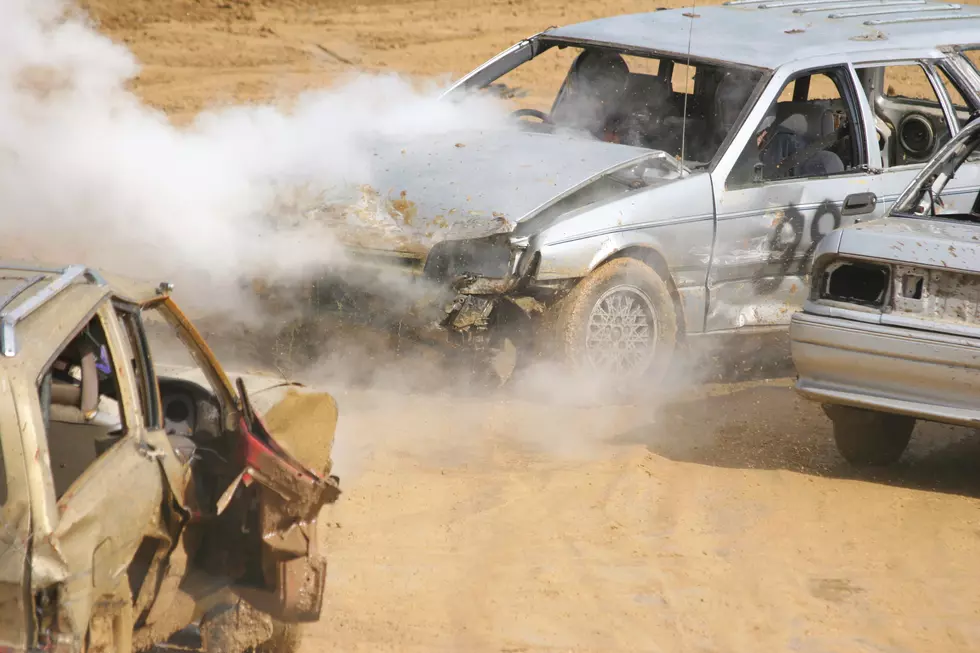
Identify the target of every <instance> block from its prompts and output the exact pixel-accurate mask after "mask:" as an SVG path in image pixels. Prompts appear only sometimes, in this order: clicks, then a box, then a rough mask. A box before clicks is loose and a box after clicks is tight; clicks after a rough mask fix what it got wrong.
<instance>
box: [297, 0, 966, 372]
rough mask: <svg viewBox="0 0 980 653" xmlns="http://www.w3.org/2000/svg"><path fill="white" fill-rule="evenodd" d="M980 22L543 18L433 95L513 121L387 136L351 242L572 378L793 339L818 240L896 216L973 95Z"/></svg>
mask: <svg viewBox="0 0 980 653" xmlns="http://www.w3.org/2000/svg"><path fill="white" fill-rule="evenodd" d="M978 16H980V10H978V9H976V8H973V7H968V6H959V5H942V4H936V3H931V2H925V1H919V0H882V1H881V2H875V3H868V2H865V1H864V0H841V1H840V2H834V3H833V5H832V6H831V5H828V3H827V2H825V1H824V0H793V1H786V2H765V3H760V2H747V1H746V0H735V1H733V2H729V3H726V4H725V5H723V6H711V7H698V8H697V9H696V10H690V9H671V10H662V11H652V12H650V13H645V14H638V15H627V16H616V17H610V18H602V19H598V20H593V21H589V22H585V23H580V24H575V25H570V26H566V27H558V28H552V29H548V30H546V31H544V32H542V33H539V34H537V35H535V36H532V37H530V38H528V39H525V40H523V41H521V42H519V43H517V44H516V45H515V46H513V47H512V48H510V49H508V50H506V51H505V52H502V53H501V54H499V55H497V56H496V57H494V58H493V59H491V60H490V61H488V62H487V63H486V64H484V65H483V66H481V67H479V68H477V69H476V70H474V71H473V72H471V73H469V74H468V75H466V76H465V77H463V78H462V79H461V80H459V81H458V82H457V83H456V84H455V85H454V86H453V87H452V88H451V89H449V91H448V92H447V93H446V95H445V97H444V99H445V101H452V99H453V97H458V95H459V94H462V93H467V92H471V91H476V92H480V91H481V89H482V92H487V93H496V94H503V95H504V96H507V97H509V98H511V99H512V100H513V101H514V102H516V104H517V106H519V107H520V108H519V109H518V110H516V111H515V113H514V116H515V118H517V119H518V122H519V123H520V128H519V129H513V130H499V131H497V130H487V131H483V132H478V133H453V134H448V135H444V136H442V137H438V138H427V139H425V140H424V142H421V141H418V142H412V143H408V144H406V146H405V147H404V148H401V149H398V148H387V150H384V151H379V152H378V153H377V156H376V158H375V166H374V171H373V172H374V173H375V177H376V178H377V183H376V184H374V185H373V186H372V188H371V189H366V190H364V193H365V198H366V199H364V198H362V199H363V201H361V202H360V203H358V202H354V204H356V206H355V207H354V209H353V210H349V211H347V212H346V213H345V214H344V217H343V219H338V220H337V222H338V223H339V224H340V227H339V228H338V233H340V234H341V239H342V240H343V241H344V242H345V243H347V244H348V247H349V250H350V252H351V254H352V259H353V260H356V261H358V262H359V264H361V265H363V266H364V268H365V269H370V268H372V266H373V269H378V270H382V269H383V270H394V269H400V270H404V271H405V276H406V277H413V275H414V278H417V279H421V280H426V281H428V282H430V283H431V284H432V285H434V286H438V287H440V288H443V289H445V290H446V296H445V297H442V298H441V299H440V301H441V302H442V303H441V304H440V308H441V310H440V311H439V312H438V313H437V315H436V318H437V322H438V330H439V331H440V332H444V333H446V334H449V335H450V336H452V337H453V338H455V339H456V340H460V341H474V342H475V343H476V344H478V345H480V346H491V347H492V346H496V345H495V344H494V343H495V342H499V341H500V338H501V337H506V338H509V339H511V340H512V341H513V342H514V344H515V345H517V347H518V350H519V351H520V349H521V348H522V347H524V346H527V347H530V349H531V350H532V351H543V350H545V349H549V348H552V349H554V350H555V351H556V353H558V354H560V355H561V356H562V357H563V358H564V359H565V360H567V361H570V362H571V363H573V365H574V366H575V367H577V368H579V369H585V370H589V371H596V372H603V371H609V372H613V373H614V374H615V375H616V376H618V377H620V378H631V377H637V376H640V375H646V374H648V373H651V376H655V375H656V373H661V372H662V371H663V370H664V369H665V367H666V365H667V364H668V362H669V360H670V358H671V355H672V352H673V351H674V350H675V349H676V347H677V345H679V344H681V343H688V344H691V343H693V342H694V341H695V339H696V338H699V337H701V336H713V335H732V334H737V335H741V334H757V333H760V332H764V331H767V330H770V331H772V330H775V331H776V332H778V333H782V334H784V335H785V331H786V329H787V327H788V325H789V320H790V315H791V314H792V313H793V311H794V310H796V309H798V308H799V307H800V306H801V305H802V303H803V300H804V298H805V296H806V292H807V287H808V285H807V283H806V279H805V277H806V273H807V270H808V268H809V264H810V260H811V258H812V254H813V251H814V248H815V247H816V246H817V245H818V243H819V242H820V240H821V239H822V238H824V237H825V235H826V234H827V233H829V232H830V231H832V230H833V229H834V228H835V227H840V226H843V225H847V224H851V223H852V222H854V221H855V220H856V219H857V218H864V219H872V218H876V217H881V216H882V215H884V213H885V211H887V209H888V208H889V207H890V206H891V203H892V202H893V201H894V199H895V198H896V197H897V196H898V194H899V193H900V192H901V190H902V189H903V188H905V186H907V185H908V183H909V182H910V180H911V179H912V178H913V177H914V176H915V174H916V173H918V172H919V170H921V168H922V166H923V165H924V163H925V162H926V161H928V159H929V157H930V156H931V155H932V154H933V153H934V152H935V151H936V150H937V148H938V147H940V146H941V145H942V144H943V143H944V142H946V141H947V140H948V139H949V138H951V137H952V136H955V135H956V133H957V132H958V131H959V130H960V128H961V126H962V125H963V123H964V121H965V120H966V118H967V117H968V115H969V114H970V112H972V111H973V110H975V109H976V108H977V107H978V106H980V95H978V91H980V74H978V72H977V69H976V68H974V66H973V64H972V63H971V61H970V59H969V58H968V56H967V54H970V53H969V48H970V44H972V43H974V41H975V40H976V31H975V30H976V25H977V24H978V20H976V19H977V18H978ZM747 35H751V39H748V40H747ZM535 71H536V72H535ZM542 71H543V72H542ZM548 71H553V72H554V75H555V79H554V82H555V83H554V85H553V87H552V88H550V89H544V88H541V85H539V86H536V87H526V85H525V84H524V82H523V81H522V80H526V79H529V78H532V77H533V76H534V75H538V76H539V77H540V76H544V77H547V75H548V74H549V73H548ZM566 71H567V72H566ZM544 77H542V79H543V78H544ZM967 165H968V166H970V167H972V166H973V165H974V164H973V163H968V164H967ZM420 171H422V172H420ZM951 184H952V187H951V189H950V191H951V193H950V194H949V198H950V201H953V202H955V201H957V200H955V199H954V198H956V197H960V196H959V195H956V194H955V191H957V190H959V189H960V187H961V182H960V181H959V180H953V181H952V182H951ZM372 199H373V200H377V206H382V207H383V209H382V210H375V209H374V208H371V207H372ZM334 209H336V207H334V206H322V207H320V208H318V209H317V210H316V211H314V212H313V213H312V214H311V215H317V214H319V215H327V214H330V212H331V211H333V210H334ZM363 214H369V216H368V217H369V218H370V219H368V220H366V221H365V220H360V218H361V217H363ZM359 220H360V221H359ZM378 222H384V225H383V226H382V227H378V224H377V223H378ZM381 232H383V233H381ZM379 234H380V235H379ZM317 292H320V293H321V295H322V297H323V298H322V301H320V303H321V304H322V305H324V306H334V305H336V304H337V303H338V301H337V299H338V297H340V296H341V295H343V292H339V291H336V290H335V289H333V288H332V287H331V285H330V283H329V281H327V280H325V281H322V282H319V290H318V291H317ZM529 333H530V334H534V336H533V338H527V336H528V334H529Z"/></svg>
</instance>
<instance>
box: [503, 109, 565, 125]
mask: <svg viewBox="0 0 980 653" xmlns="http://www.w3.org/2000/svg"><path fill="white" fill-rule="evenodd" d="M510 115H511V116H513V117H514V118H524V117H529V118H537V119H538V120H540V121H541V122H543V123H544V124H546V125H553V124H555V123H554V122H552V120H551V116H549V115H548V114H546V113H545V112H544V111H538V110H537V109H518V110H517V111H514V112H513V113H511V114H510Z"/></svg>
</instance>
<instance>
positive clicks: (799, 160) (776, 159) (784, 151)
mask: <svg viewBox="0 0 980 653" xmlns="http://www.w3.org/2000/svg"><path fill="white" fill-rule="evenodd" d="M846 75H847V71H846V70H845V69H844V68H832V69H827V70H819V71H808V72H806V73H803V74H801V75H798V76H796V77H794V78H793V79H791V80H790V81H789V82H787V83H786V85H785V86H784V87H783V88H782V89H781V91H780V93H779V95H778V97H777V99H776V101H775V102H773V103H772V105H770V107H769V109H768V110H767V112H766V115H765V117H764V118H763V120H762V121H761V122H760V123H759V124H758V125H757V126H756V127H755V129H754V130H753V131H752V135H751V138H750V139H749V141H748V143H747V144H746V146H745V148H744V149H743V151H742V153H741V155H740V157H739V159H738V161H737V163H736V165H735V168H734V169H733V170H732V173H731V175H730V176H729V179H728V183H727V187H728V188H743V187H746V186H751V185H752V184H760V183H766V182H774V181H781V180H788V179H806V178H812V177H827V176H832V175H838V174H842V173H847V172H850V171H852V170H855V169H857V168H860V167H861V166H863V165H865V164H866V163H867V161H866V158H865V156H864V152H863V148H861V146H860V143H861V138H860V131H859V129H858V125H859V122H858V120H857V116H856V114H855V112H854V108H853V103H851V102H848V101H847V100H846V99H845V98H847V97H848V93H847V92H846V91H847V89H848V88H849V86H848V84H847V82H846V79H847V77H846Z"/></svg>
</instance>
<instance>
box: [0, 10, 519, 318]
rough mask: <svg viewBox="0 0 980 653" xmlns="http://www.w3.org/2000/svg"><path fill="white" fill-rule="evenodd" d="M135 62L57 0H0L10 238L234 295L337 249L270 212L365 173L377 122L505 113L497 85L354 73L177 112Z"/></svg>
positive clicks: (55, 253)
mask: <svg viewBox="0 0 980 653" xmlns="http://www.w3.org/2000/svg"><path fill="white" fill-rule="evenodd" d="M138 70H139V65H138V62H137V61H136V59H135V58H134V56H133V54H132V53H131V52H130V51H129V50H128V49H127V48H126V47H124V46H123V45H121V44H118V43H114V42H113V41H111V40H110V39H109V38H107V37H106V36H104V35H102V34H100V33H99V32H98V31H97V30H96V29H95V28H94V27H93V25H92V24H91V23H90V21H89V20H88V19H87V17H86V16H85V15H84V14H82V13H81V12H79V11H78V10H77V9H75V8H73V7H71V6H70V5H69V4H68V3H66V2H64V1H63V0H4V2H2V3H0V210H2V211H3V215H4V216H5V222H4V224H5V226H7V229H6V230H5V234H4V238H3V245H2V252H0V254H2V255H3V256H5V257H10V256H15V257H18V258H25V259H31V258H33V259H36V260H37V259H41V260H45V262H56V263H66V262H83V263H87V264H90V265H96V266H100V267H103V268H105V269H108V270H110V271H116V272H122V273H124V274H129V275H136V276H138V277H140V278H149V279H157V278H160V277H161V276H162V277H166V278H168V279H171V280H175V281H177V282H178V295H180V293H181V291H183V292H185V293H187V292H190V291H193V293H194V295H193V296H192V298H193V299H196V300H198V301H203V302H205V303H211V304H212V305H213V306H214V305H224V306H223V307H224V308H231V307H232V306H231V305H230V304H231V302H233V301H237V299H238V298H236V297H235V294H234V293H229V290H230V289H231V288H233V287H237V283H238V282H239V280H240V279H242V278H251V277H256V276H261V275H266V276H275V277H289V276H298V275H302V274H303V272H304V270H306V269H307V268H308V267H309V266H311V265H316V264H320V263H323V262H326V261H333V262H336V259H337V257H339V256H340V253H339V251H338V248H337V247H335V246H334V245H333V244H332V242H331V239H330V238H329V236H328V235H327V234H325V233H322V232H312V233H311V231H310V229H312V227H310V226H308V225H307V226H304V227H303V228H302V229H295V228H294V229H277V228H275V227H273V226H271V225H272V223H271V222H270V220H268V216H269V214H270V212H274V211H282V210H284V206H285V207H287V208H288V204H289V202H291V201H294V200H295V198H296V197H299V198H300V199H301V200H302V199H309V198H310V197H311V196H312V195H315V194H317V193H321V192H324V191H329V190H330V189H331V188H336V187H338V186H341V185H346V184H370V183H371V181H372V180H371V177H372V174H371V156H370V154H369V153H368V152H367V151H366V149H365V148H364V147H363V144H364V142H365V139H366V138H367V137H370V139H371V142H372V143H373V144H374V145H375V146H377V143H378V139H379V138H381V139H384V138H385V137H386V136H392V137H398V138H399V139H405V138H406V137H407V138H412V137H424V136H426V135H427V134H434V133H439V132H448V131H453V130H457V129H464V128H472V127H489V126H492V125H499V124H502V122H503V118H504V116H505V113H504V110H503V105H502V104H501V103H499V101H495V100H493V99H492V98H489V97H479V98H477V97H467V98H463V99H461V100H460V101H459V102H454V103H450V102H446V101H440V100H439V99H438V95H439V93H438V91H439V89H436V88H429V89H423V90H416V89H415V88H413V85H412V84H411V83H409V82H408V81H406V80H404V79H401V78H399V77H397V76H393V75H386V76H364V75H359V76H354V77H349V78H347V79H346V80H343V81H342V82H341V83H338V84H337V85H336V86H333V87H331V88H328V89H325V90H321V91H317V92H311V93H307V94H305V95H302V96H300V97H299V98H296V99H295V101H294V102H293V103H292V107H291V108H290V109H289V110H288V111H287V110H284V109H280V108H277V107H275V106H271V105H248V106H232V107H224V108H219V109H215V110H211V111H208V112H204V113H202V114H201V115H199V116H198V117H197V119H196V120H195V121H194V122H193V123H192V124H191V125H189V126H188V127H186V128H178V127H176V126H174V125H172V124H171V123H170V122H169V120H168V119H167V117H166V115H164V114H163V113H162V112H160V111H157V110H155V109H153V108H151V107H149V106H147V105H145V104H144V103H143V102H141V101H140V99H139V98H138V97H137V96H136V95H135V94H134V93H132V92H131V91H130V90H129V89H128V88H127V84H128V83H129V82H130V80H132V79H133V78H134V76H135V75H136V74H137V73H138ZM383 142H384V141H383V140H382V143H383ZM181 284H183V287H182V286H181ZM185 297H187V295H185Z"/></svg>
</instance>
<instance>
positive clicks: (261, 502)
mask: <svg viewBox="0 0 980 653" xmlns="http://www.w3.org/2000/svg"><path fill="white" fill-rule="evenodd" d="M106 279H107V277H105V276H104V275H101V274H99V273H98V272H96V271H93V270H91V269H87V268H85V267H82V266H71V267H68V268H65V269H53V268H38V267H35V266H31V265H25V266H16V265H11V264H0V387H2V391H0V454H2V455H0V525H2V528H0V650H13V651H27V650H48V651H62V652H64V653H73V652H81V651H97V650H102V651H112V652H113V653H127V652H128V651H133V650H146V649H149V648H150V647H151V646H153V645H154V644H157V643H159V642H163V641H165V640H167V639H168V638H169V637H171V636H172V635H173V634H175V633H177V632H178V631H181V630H182V629H185V627H187V626H194V625H196V626H197V627H198V628H199V633H200V637H201V639H202V640H203V644H204V648H205V649H206V650H209V651H222V652H227V653H241V652H242V651H244V650H246V649H248V650H252V649H254V650H279V651H290V650H293V649H295V648H296V645H297V644H298V639H297V637H298V631H297V624H300V623H303V622H309V621H314V620H316V619H318V617H319V615H320V609H321V601H322V597H323V590H324V581H325V574H326V561H325V559H324V557H323V555H322V553H321V552H320V551H319V549H318V546H317V541H316V537H315V528H316V523H317V516H318V514H319V512H320V510H321V508H322V507H323V506H324V505H325V504H329V503H333V502H334V501H335V500H336V499H337V497H338V496H339V488H338V485H337V479H336V478H335V477H332V476H329V473H330V457H329V456H330V453H329V452H330V445H331V444H332V437H333V430H332V426H331V428H330V430H329V432H325V433H305V434H303V435H304V436H306V437H308V438H309V439H310V440H313V439H316V438H320V439H322V441H323V442H324V446H323V447H321V448H320V449H319V454H318V455H310V452H314V453H315V452H316V451H317V450H316V449H313V448H311V447H309V446H307V444H305V443H303V442H300V443H298V446H297V445H294V444H291V443H290V442H287V441H285V440H282V439H281V438H280V439H278V440H277V438H276V437H275V436H273V435H272V434H271V433H270V432H269V430H268V429H267V428H266V424H267V423H268V424H272V422H271V421H268V420H271V418H272V416H273V412H275V410H276V407H273V409H272V411H270V412H269V414H268V420H264V419H263V418H262V417H261V416H260V415H259V414H258V413H257V412H256V411H255V409H254V407H253V402H252V400H251V399H250V397H249V394H248V392H247V391H246V389H245V385H244V383H243V381H242V380H241V379H239V380H238V383H237V389H236V387H235V386H232V384H231V382H230V381H229V380H228V378H227V377H226V376H225V373H224V372H223V371H222V370H221V368H220V366H219V365H218V363H217V361H216V360H215V358H214V356H213V354H212V353H211V351H210V350H209V349H208V347H207V345H206V344H205V343H204V341H203V339H202V338H201V336H200V335H199V334H198V332H197V331H196V330H195V329H194V327H193V326H192V325H191V323H190V322H189V321H188V320H187V319H186V317H185V316H184V315H183V314H182V313H181V311H180V310H179V309H178V307H177V306H176V304H175V303H174V302H173V300H172V299H171V298H170V296H169V293H168V288H167V286H166V285H162V286H161V287H160V289H159V290H153V289H149V288H143V287H139V288H136V289H135V290H134V291H133V292H130V291H129V290H126V291H123V290H122V287H121V286H120V285H118V283H117V282H115V281H114V282H109V281H107V280H106ZM149 323H156V324H158V325H166V328H167V329H169V333H170V334H171V335H173V336H174V338H175V342H178V343H182V345H181V346H182V347H184V351H185V353H186V354H187V355H188V357H189V358H190V359H192V360H193V361H195V362H196V364H197V366H198V367H197V369H198V371H199V372H200V373H201V374H202V375H203V378H206V379H207V384H208V386H209V387H205V386H204V385H201V384H199V383H195V382H192V381H188V380H186V379H182V378H169V377H164V376H157V370H158V368H157V367H156V366H155V365H154V360H153V357H152V356H151V351H150V349H151V347H152V345H151V343H150V341H149V340H148V337H147V330H146V328H145V325H146V324H149ZM319 399H320V400H321V401H322V402H323V403H324V404H325V405H326V408H327V410H328V412H331V414H332V415H333V416H334V417H335V416H336V404H335V403H334V402H333V399H332V398H331V397H330V396H329V395H319ZM297 450H302V451H303V452H304V455H303V456H302V458H303V460H302V461H301V460H299V459H297V456H295V455H294V453H290V452H295V451H297ZM192 634H193V633H192Z"/></svg>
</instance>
